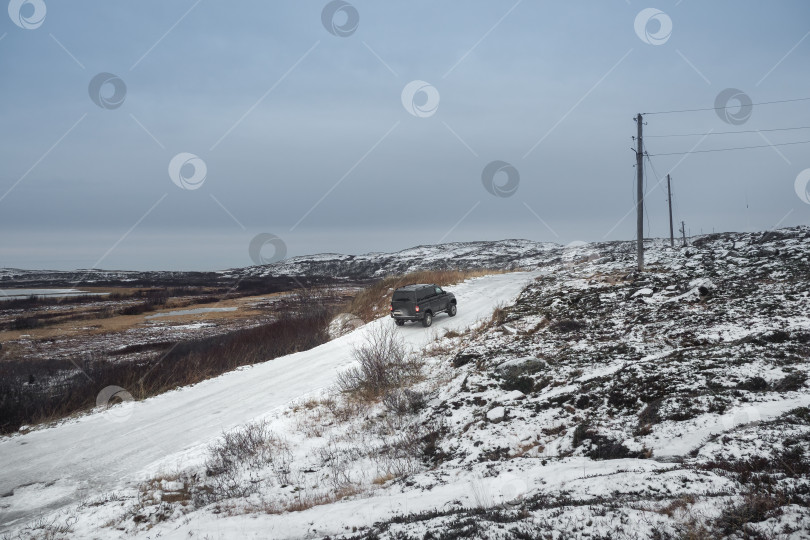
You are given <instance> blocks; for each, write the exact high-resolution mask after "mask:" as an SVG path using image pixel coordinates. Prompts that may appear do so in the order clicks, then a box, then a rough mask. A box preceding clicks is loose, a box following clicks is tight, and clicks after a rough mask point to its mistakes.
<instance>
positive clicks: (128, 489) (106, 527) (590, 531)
mask: <svg viewBox="0 0 810 540" xmlns="http://www.w3.org/2000/svg"><path fill="white" fill-rule="evenodd" d="M647 247H648V250H647V268H646V271H645V272H644V273H640V274H639V273H637V272H634V267H635V258H634V255H635V245H634V244H632V243H619V242H612V243H603V244H589V245H584V246H578V247H570V248H567V249H563V248H561V247H555V248H550V249H548V250H547V252H546V254H545V258H543V257H540V258H539V259H538V261H537V263H536V269H535V272H536V273H535V274H534V279H532V280H531V282H530V283H529V284H528V286H526V287H525V288H523V290H522V291H521V292H520V294H518V292H519V291H518V289H520V288H521V286H520V285H521V283H523V281H522V280H525V279H526V277H525V274H506V275H503V276H493V277H488V278H483V279H480V280H475V281H473V282H470V283H468V284H465V285H463V286H460V287H457V288H456V289H457V290H459V291H461V292H462V298H461V299H460V300H459V306H460V307H459V317H457V319H459V318H460V317H461V314H462V313H463V310H464V305H465V302H468V303H469V302H471V301H472V299H473V298H474V297H475V296H476V294H481V293H482V292H484V291H486V293H485V294H487V295H488V299H487V301H486V302H484V303H483V304H481V310H480V311H479V314H480V315H483V314H484V312H485V311H487V319H486V320H481V321H478V322H474V321H472V320H467V321H461V320H460V319H459V320H458V321H454V323H455V322H458V323H462V322H463V324H453V327H452V328H450V327H449V326H445V327H439V328H437V330H436V331H435V332H433V333H431V332H425V330H424V329H422V328H421V327H419V326H406V327H405V328H403V329H401V330H402V333H403V335H405V336H408V337H407V339H408V340H409V343H410V345H411V346H412V347H414V348H415V350H416V352H417V357H418V358H419V359H420V361H421V362H422V367H421V374H422V376H421V377H420V378H419V379H417V380H414V381H412V383H411V384H410V385H409V386H408V387H407V388H401V389H399V390H396V391H392V392H389V393H387V394H385V395H384V396H383V397H382V399H381V400H378V401H371V402H367V401H364V400H360V399H358V398H357V396H353V395H350V394H340V393H337V392H336V391H335V390H333V389H332V390H330V389H329V386H328V384H327V381H329V380H333V378H334V375H335V373H336V371H337V370H338V369H339V368H345V367H347V366H349V365H351V364H350V360H349V357H348V354H349V351H348V349H342V350H343V351H344V353H341V354H346V356H345V357H342V358H343V359H341V360H334V359H331V360H327V359H326V358H323V359H322V362H325V363H324V364H323V365H321V364H316V365H314V366H313V369H311V370H309V371H307V370H305V368H299V367H298V362H294V361H290V363H288V364H283V361H284V360H285V359H277V360H275V361H273V362H270V363H268V364H265V365H263V366H260V367H254V368H252V369H253V370H257V369H260V370H264V369H267V370H270V369H272V368H270V367H264V366H271V365H272V364H276V363H278V364H276V365H277V366H282V365H283V368H279V369H281V371H279V372H277V373H278V375H279V378H278V379H269V378H263V385H262V386H261V389H262V390H261V392H264V393H265V394H267V395H268V396H274V395H277V394H278V393H281V394H282V395H285V396H287V395H289V396H292V395H293V394H297V393H299V392H297V391H291V392H289V393H288V394H285V392H287V389H288V388H289V387H290V386H291V381H290V379H289V378H288V377H286V376H283V373H284V372H285V371H286V370H287V369H296V370H297V369H301V370H302V371H301V373H302V374H303V373H306V376H307V377H310V378H312V380H313V381H316V382H315V383H314V384H312V385H311V386H312V388H313V389H315V388H316V387H317V388H321V389H322V390H321V391H320V392H317V393H310V394H309V395H308V396H307V397H306V398H304V399H298V400H294V401H293V402H292V403H290V404H289V405H284V406H281V405H282V402H283V403H287V401H288V400H287V398H285V399H283V400H280V401H279V402H278V404H277V405H278V406H275V405H274V406H270V407H267V408H265V409H264V410H261V406H259V405H258V404H257V403H256V401H257V399H258V398H256V397H255V396H256V395H257V392H259V393H260V394H261V392H260V391H259V390H258V387H257V386H256V385H255V383H251V386H250V389H249V390H248V391H247V396H254V397H251V398H246V400H247V402H249V403H250V404H251V405H250V406H249V407H248V408H249V409H250V410H249V411H248V412H247V413H246V414H244V415H242V420H239V419H236V418H234V417H233V415H230V413H228V412H227V411H228V409H229V408H230V407H236V408H240V407H241V406H240V405H239V403H241V401H242V400H241V399H240V396H242V392H241V390H240V384H235V385H230V383H229V386H228V389H229V391H231V392H233V396H232V398H231V401H228V400H225V401H222V402H221V403H216V404H214V405H211V407H213V408H211V410H210V413H211V414H213V412H214V411H218V413H219V414H225V415H230V416H231V419H232V420H233V421H232V422H227V423H222V424H221V427H222V428H229V427H231V426H233V425H234V422H235V421H247V420H249V419H253V420H260V421H261V423H255V422H254V423H252V424H250V425H248V426H245V427H241V428H238V429H236V430H235V431H232V432H231V433H230V434H229V435H228V436H227V437H225V438H224V439H220V440H218V441H214V442H212V445H211V446H210V447H208V448H207V449H204V448H203V447H201V446H199V444H190V443H189V444H187V445H185V444H180V445H179V446H181V447H183V448H187V451H186V453H185V454H172V459H168V460H158V459H150V460H147V461H148V462H149V463H148V464H147V463H141V464H140V467H141V468H140V469H139V471H138V472H137V474H135V471H129V473H128V474H129V476H128V477H127V478H128V479H129V480H135V479H139V478H143V479H145V480H146V481H145V482H144V483H142V484H141V485H140V486H138V487H133V485H132V484H127V483H126V482H124V483H119V484H117V485H118V486H119V489H116V490H114V491H112V492H110V491H107V490H98V491H97V492H94V493H92V494H91V493H90V492H86V493H85V495H86V499H85V500H84V501H83V502H82V503H80V504H77V505H72V506H66V507H63V508H61V509H60V510H59V511H58V512H56V513H53V514H50V515H48V517H47V518H46V519H45V520H44V521H42V522H40V523H38V524H34V525H33V526H29V527H28V528H27V529H26V528H17V530H16V531H15V535H17V534H18V535H19V536H22V537H27V536H36V535H37V534H41V533H47V532H48V531H51V532H53V531H57V532H58V531H59V530H60V527H63V529H64V530H66V531H69V532H67V533H65V536H76V537H83V538H93V537H98V538H157V537H160V538H177V539H179V538H194V537H208V538H326V537H329V538H358V539H360V538H364V539H366V538H368V539H371V538H397V539H398V538H446V539H452V538H473V537H474V538H571V537H573V538H578V537H581V538H718V537H729V538H743V537H749V538H806V537H808V535H810V510H808V506H810V458H809V457H808V456H810V388H808V385H807V378H808V371H810V363H809V362H810V279H808V275H810V228H806V227H800V228H793V229H783V230H778V231H771V232H767V233H755V234H747V233H746V234H742V233H741V234H718V235H709V236H705V237H702V238H699V239H697V240H696V241H695V242H694V245H692V246H690V247H688V248H678V249H674V250H673V249H671V248H669V246H668V242H667V243H664V242H661V241H654V242H649V243H648V246H647ZM497 283H500V284H501V286H502V287H503V288H504V289H503V290H502V291H501V292H498V293H496V294H492V295H491V296H489V293H490V292H491V291H493V290H494V289H493V287H494V284H497ZM507 284H508V285H507ZM509 287H514V289H509ZM507 289H508V290H509V291H513V292H512V293H510V294H506V290H507ZM454 292H456V291H454ZM457 294H459V293H458V292H457ZM501 300H502V301H503V302H504V303H503V305H501V306H499V307H498V309H496V310H495V312H494V313H493V314H492V316H491V317H489V316H488V315H489V312H491V310H492V308H493V307H496V305H497V304H498V302H499V301H501ZM444 320H445V321H447V322H449V319H447V318H445V319H444ZM441 322H444V321H442V319H441V318H437V320H436V323H437V324H438V323H441ZM381 324H385V325H388V324H391V321H390V320H387V319H383V320H380V321H376V322H374V323H371V325H368V326H367V327H365V328H364V329H363V330H360V331H356V332H354V333H352V334H349V335H347V336H345V337H344V338H340V340H344V341H340V343H342V344H343V345H342V347H349V345H350V344H355V345H358V344H362V342H363V339H362V338H361V337H360V336H361V332H363V331H369V330H370V329H371V328H373V327H374V325H381ZM431 334H433V335H432V336H431ZM413 336H419V337H418V339H417V338H415V337H413ZM433 337H435V339H433ZM415 339H416V341H414V340H415ZM334 343H336V341H333V342H331V343H329V344H327V345H326V346H325V347H329V346H333V347H334V346H335V345H333V344H334ZM316 350H317V349H316ZM333 352H334V351H333ZM301 354H306V353H301ZM331 354H332V353H330V354H327V355H325V356H326V357H331ZM280 361H281V362H280ZM293 366H295V367H293ZM296 372H297V371H296ZM240 373H243V372H238V373H237V374H231V375H227V376H225V377H220V378H218V379H215V380H212V381H209V382H208V383H203V384H201V385H198V387H199V388H200V390H195V388H197V387H195V388H190V389H184V390H181V391H178V392H175V393H173V394H170V395H168V396H166V397H165V398H164V399H167V400H168V399H181V398H182V400H183V402H184V403H193V405H194V406H195V407H200V408H201V410H206V411H207V410H208V408H209V405H207V400H205V399H202V398H203V396H204V395H205V392H206V390H205V388H206V387H207V386H206V385H218V384H224V383H223V382H220V381H229V380H231V381H237V380H238V381H239V382H240V383H241V382H245V381H248V380H252V379H253V378H251V377H249V376H247V375H240ZM244 373H249V372H248V371H245V372H244ZM268 373H269V372H268ZM195 392H199V394H198V395H199V396H200V399H195V398H193V397H192V396H194V395H195ZM172 395H175V396H178V397H175V398H172ZM160 399H161V398H157V399H155V400H148V401H147V402H145V403H142V404H138V405H139V406H141V407H143V408H144V409H146V408H148V407H149V406H150V405H149V402H151V401H154V402H156V403H157V402H159V400H160ZM267 399H268V401H269V402H272V403H273V404H276V401H274V398H272V397H268V398H267ZM189 400H190V401H189ZM158 409H159V408H157V409H156V411H157V410H158ZM114 412H115V410H114V409H111V410H110V411H107V413H105V414H111V413H114ZM97 416H99V417H102V416H103V415H97ZM134 418H135V415H134V414H133V416H132V418H131V419H130V420H129V421H132V419H134ZM174 421H175V416H174V414H173V413H171V412H170V411H166V414H164V415H163V417H161V416H160V415H156V416H153V417H151V418H150V420H149V421H148V422H145V423H144V424H143V432H141V433H140V436H143V437H145V436H146V434H148V433H149V432H150V430H158V429H160V426H161V423H163V422H169V423H172V422H174ZM189 422H191V424H190V425H191V426H193V425H194V423H193V422H192V421H191V417H190V416H186V417H179V418H178V421H177V424H176V425H177V426H185V425H186V423H189ZM208 423H209V425H208V428H207V429H208V432H209V433H210V431H212V430H211V428H212V427H214V428H216V429H218V428H219V427H220V426H219V425H217V424H216V420H212V421H210V422H208ZM79 424H80V423H75V424H68V425H66V426H62V427H58V428H54V429H52V430H45V431H44V433H51V434H52V435H51V436H52V437H53V439H52V440H53V441H54V442H53V444H58V442H57V441H60V440H61V439H60V436H59V435H60V433H67V432H68V431H67V429H68V428H69V426H70V425H79ZM124 425H126V424H124ZM136 425H138V424H131V428H132V426H136ZM59 430H64V431H62V432H60V431H59ZM130 431H131V432H132V433H134V436H139V435H138V431H137V430H135V429H130ZM186 431H191V428H190V427H189V428H188V429H186V428H185V427H178V431H177V433H176V434H175V437H176V438H177V439H183V440H186V438H184V437H185V436H184V433H185V432H186ZM30 435H34V433H32V434H30ZM134 436H133V437H134ZM166 436H167V437H168V435H166ZM100 438H101V439H102V440H103V441H105V442H103V443H101V444H103V445H107V448H110V449H111V450H110V451H112V447H115V446H116V443H114V442H108V438H106V437H104V436H101V437H100ZM97 439H98V438H96V440H97ZM188 439H189V440H190V441H193V442H195V443H199V442H201V441H202V437H200V436H199V435H194V436H191V437H188ZM22 440H24V438H23V437H19V436H17V437H13V438H11V439H8V440H6V441H4V442H3V446H0V455H5V454H6V452H8V451H9V450H7V449H14V452H19V451H20V448H21V447H15V446H12V445H14V444H19V441H22ZM29 440H32V441H33V440H34V439H29ZM127 440H131V439H127ZM209 440H210V439H209ZM119 444H120V443H119ZM120 446H121V447H126V444H120ZM183 448H180V450H182V449H183ZM19 455H22V454H19ZM127 455H128V454H127ZM178 458H180V459H178ZM18 463H21V461H19V462H18ZM21 466H22V465H21ZM36 469H38V468H36ZM55 485H56V484H55ZM108 485H109V484H108ZM36 487H37V488H44V487H46V486H36ZM37 493H38V492H37V490H36V489H32V490H31V491H30V495H29V492H27V491H26V488H22V489H20V490H19V491H15V492H14V494H13V496H11V497H6V498H5V499H4V500H10V501H14V503H13V504H18V501H20V502H19V504H23V502H24V501H27V500H30V499H26V497H31V498H34V497H37ZM39 493H47V491H45V490H43V491H40V492H39ZM0 504H2V503H0ZM6 504H8V503H6ZM6 508H9V506H6ZM56 536H57V537H58V534H57V535H56Z"/></svg>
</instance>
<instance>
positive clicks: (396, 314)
mask: <svg viewBox="0 0 810 540" xmlns="http://www.w3.org/2000/svg"><path fill="white" fill-rule="evenodd" d="M391 318H392V319H396V320H398V321H421V320H422V319H424V318H425V314H424V313H417V314H415V315H411V314H409V313H403V312H401V311H393V312H392V313H391Z"/></svg>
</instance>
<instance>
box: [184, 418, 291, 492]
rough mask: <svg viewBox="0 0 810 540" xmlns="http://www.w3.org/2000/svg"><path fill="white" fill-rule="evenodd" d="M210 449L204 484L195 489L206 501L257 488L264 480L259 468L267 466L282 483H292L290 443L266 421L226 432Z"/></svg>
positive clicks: (256, 489) (252, 490)
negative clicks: (278, 434) (272, 430)
mask: <svg viewBox="0 0 810 540" xmlns="http://www.w3.org/2000/svg"><path fill="white" fill-rule="evenodd" d="M209 453H210V455H209V457H208V460H207V461H206V463H205V469H206V470H205V473H206V476H207V480H206V482H205V486H204V487H202V489H198V490H196V495H197V497H198V498H201V499H202V502H203V503H208V502H213V501H217V500H223V499H228V498H233V497H246V496H248V495H250V494H252V493H255V492H257V491H258V489H259V487H260V485H261V481H262V478H261V476H260V470H261V469H263V468H265V467H267V466H269V467H270V468H271V470H272V471H273V473H274V475H275V477H276V479H277V480H278V482H279V483H280V484H282V485H284V484H289V483H290V477H291V474H292V470H291V465H292V452H291V450H290V447H289V445H288V444H287V442H286V441H284V440H282V439H280V438H279V437H277V436H276V435H274V434H273V433H272V432H271V431H270V430H269V429H268V426H267V423H266V422H265V421H260V422H252V423H250V424H247V425H246V426H244V427H243V428H241V429H238V430H235V431H231V432H229V433H225V434H224V435H223V436H222V439H221V440H220V441H219V442H218V443H216V444H215V445H213V446H212V447H211V448H210V450H209Z"/></svg>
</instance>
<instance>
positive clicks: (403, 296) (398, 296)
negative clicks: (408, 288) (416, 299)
mask: <svg viewBox="0 0 810 540" xmlns="http://www.w3.org/2000/svg"><path fill="white" fill-rule="evenodd" d="M403 300H404V301H406V302H408V301H410V300H413V295H412V293H409V292H405V291H395V292H394V297H393V298H392V301H394V302H397V301H403Z"/></svg>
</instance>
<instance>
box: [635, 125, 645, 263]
mask: <svg viewBox="0 0 810 540" xmlns="http://www.w3.org/2000/svg"><path fill="white" fill-rule="evenodd" d="M642 120H643V118H642V116H641V113H638V116H636V124H637V128H638V138H637V140H636V179H637V185H636V201H637V204H636V236H637V243H636V251H637V255H638V271H639V272H643V271H644V145H643V143H642V140H641V124H642Z"/></svg>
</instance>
